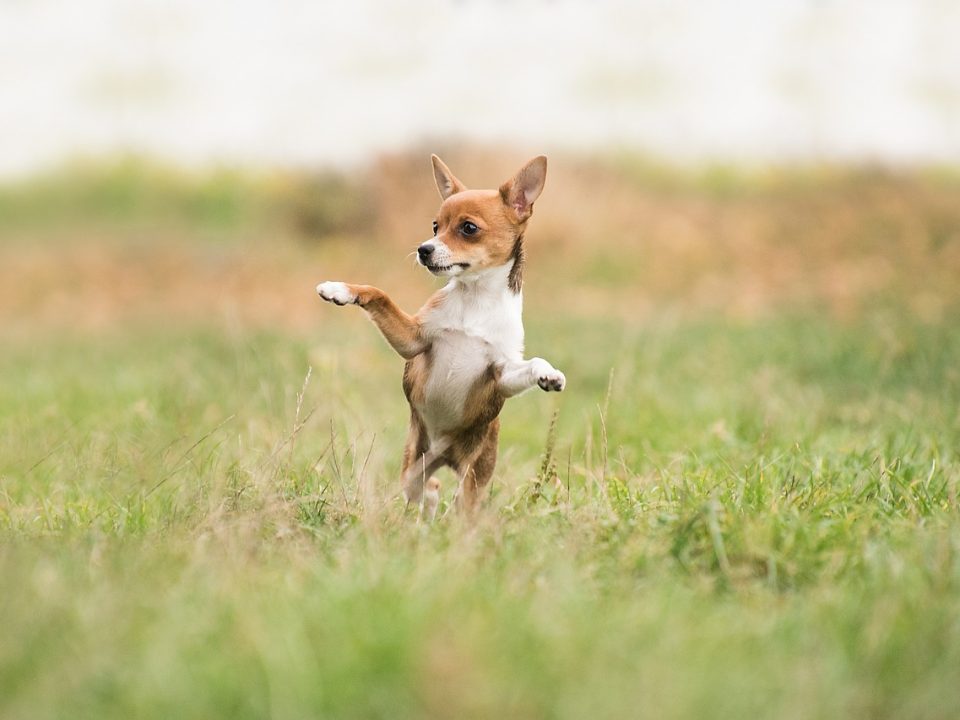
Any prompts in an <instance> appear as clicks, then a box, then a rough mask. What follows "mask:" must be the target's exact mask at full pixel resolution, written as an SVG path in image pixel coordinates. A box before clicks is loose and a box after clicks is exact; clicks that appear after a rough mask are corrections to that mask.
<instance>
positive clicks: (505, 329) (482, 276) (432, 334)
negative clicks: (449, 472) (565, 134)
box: [317, 155, 566, 519]
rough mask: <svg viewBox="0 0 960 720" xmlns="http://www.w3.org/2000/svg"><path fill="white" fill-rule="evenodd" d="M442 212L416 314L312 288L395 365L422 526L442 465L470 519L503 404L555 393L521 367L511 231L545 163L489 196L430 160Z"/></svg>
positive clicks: (519, 273)
mask: <svg viewBox="0 0 960 720" xmlns="http://www.w3.org/2000/svg"><path fill="white" fill-rule="evenodd" d="M432 159H433V173H434V177H435V178H436V181H437V188H438V189H439V190H440V197H441V198H442V201H443V202H442V204H441V205H440V209H439V211H438V212H437V216H436V219H435V220H434V221H433V237H431V238H430V239H428V240H427V241H426V242H424V243H422V244H421V245H420V246H419V247H418V248H417V260H418V262H419V263H420V264H421V265H422V266H423V267H425V268H426V269H427V270H429V271H430V272H431V273H433V274H434V275H438V276H443V277H449V278H450V282H449V283H447V285H446V286H445V287H443V288H442V289H441V290H439V291H437V292H436V293H435V294H434V295H433V296H432V297H431V298H430V299H429V300H427V303H426V304H425V305H424V306H423V307H422V308H420V310H419V311H418V312H417V314H416V315H408V314H406V313H405V312H404V311H403V310H401V309H400V308H399V307H397V305H396V304H395V303H394V302H393V300H391V299H390V297H389V296H388V295H387V294H386V293H384V292H383V291H382V290H380V289H378V288H375V287H371V286H369V285H352V284H348V283H341V282H324V283H320V285H318V286H317V293H318V294H319V295H320V297H321V298H323V299H324V300H326V301H328V302H332V303H335V304H337V305H359V306H360V307H362V308H363V309H364V310H365V311H366V312H367V314H368V315H369V316H370V319H371V320H373V322H374V323H375V324H376V326H377V327H378V328H379V329H380V332H381V333H383V336H384V337H385V338H386V340H387V342H388V343H390V345H391V346H392V347H393V349H394V350H396V351H397V353H399V354H400V356H401V357H402V358H403V359H404V360H406V366H405V368H404V371H403V391H404V394H405V395H406V396H407V401H408V402H409V404H410V431H409V434H408V436H407V444H406V447H405V449H404V453H403V471H402V483H403V493H404V496H405V497H406V499H407V502H413V503H418V504H421V507H422V513H423V516H424V517H426V518H427V519H432V518H433V516H434V514H435V513H436V509H437V504H438V502H439V492H440V485H439V482H438V481H437V480H436V478H434V477H433V473H435V472H436V471H437V470H438V469H440V468H441V467H444V466H448V467H451V468H453V470H454V472H455V473H456V474H457V477H458V478H459V487H458V489H457V498H458V502H459V505H460V507H461V508H462V509H463V510H464V511H465V512H466V513H467V514H468V515H472V514H473V513H474V512H475V510H476V508H477V506H478V504H479V501H480V496H481V493H482V492H483V490H484V489H485V488H486V486H487V484H488V483H489V482H490V478H491V476H492V475H493V469H494V467H495V466H496V462H497V438H498V436H499V432H500V420H499V418H498V416H499V414H500V410H501V409H502V408H503V403H504V401H505V400H506V399H507V398H509V397H513V396H514V395H517V394H519V393H522V392H523V391H525V390H529V389H530V388H532V387H534V386H539V387H540V388H541V389H542V390H545V391H548V392H550V391H561V390H563V388H564V385H565V384H566V379H565V378H564V375H563V373H562V372H560V371H559V370H557V369H556V368H554V367H553V366H552V365H551V364H550V363H548V362H547V361H546V360H544V359H542V358H532V359H530V360H524V359H523V320H522V317H521V314H522V307H523V298H522V286H523V263H524V255H523V235H524V232H525V231H526V228H527V222H528V221H529V219H530V216H531V215H532V214H533V203H534V202H535V201H536V199H537V198H538V197H539V196H540V193H541V191H542V190H543V184H544V181H545V179H546V173H547V159H546V158H545V157H543V156H540V157H536V158H534V159H533V160H531V161H530V162H528V163H527V164H526V165H524V166H523V167H522V168H521V169H520V171H519V172H518V173H517V174H516V175H514V176H513V177H512V178H511V179H509V180H507V181H506V182H505V183H503V185H501V186H500V188H499V189H498V190H468V189H467V188H466V186H464V184H463V183H461V182H460V181H459V180H458V179H457V178H456V177H455V176H454V175H453V173H451V172H450V170H449V168H447V166H446V165H444V164H443V162H442V161H441V160H440V158H438V157H437V156H436V155H434V156H433V157H432Z"/></svg>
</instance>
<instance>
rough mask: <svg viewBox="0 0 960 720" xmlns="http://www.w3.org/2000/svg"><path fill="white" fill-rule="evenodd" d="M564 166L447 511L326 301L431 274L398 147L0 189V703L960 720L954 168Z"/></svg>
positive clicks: (428, 192)
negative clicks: (492, 461)
mask: <svg viewBox="0 0 960 720" xmlns="http://www.w3.org/2000/svg"><path fill="white" fill-rule="evenodd" d="M444 157H445V159H447V160H448V163H449V164H450V166H451V167H452V168H453V169H454V171H455V172H457V173H458V174H459V175H460V177H461V178H463V179H464V180H465V181H466V182H467V183H468V184H471V185H473V184H476V185H480V186H484V185H490V184H493V183H494V182H496V181H497V180H498V179H501V177H506V176H507V175H508V174H509V172H510V171H511V170H512V169H513V167H514V165H517V164H518V163H519V162H520V161H522V160H524V159H525V156H523V154H517V155H509V156H507V155H504V154H497V153H490V152H485V151H484V150H483V149H482V148H481V149H473V150H461V151H459V152H456V151H452V152H449V153H447V154H444ZM551 163H552V164H551V169H550V174H549V175H548V180H547V187H546V190H545V193H544V196H543V198H542V199H541V200H540V201H539V203H538V206H537V208H536V213H535V216H534V218H533V220H532V221H531V229H530V232H529V236H528V258H529V264H528V269H527V273H526V284H525V290H524V293H525V323H526V329H527V347H528V355H541V356H543V357H546V358H548V359H549V360H550V361H551V362H552V363H553V364H554V365H555V366H556V367H558V368H560V369H562V370H563V371H564V372H565V373H566V376H567V380H568V387H567V390H566V391H565V392H564V393H562V394H560V395H547V394H544V393H540V392H535V391H531V392H529V393H527V394H525V395H523V396H521V397H519V398H516V399H513V400H511V401H510V402H508V403H507V406H506V408H505V410H504V413H503V415H502V422H503V429H502V434H501V446H500V460H499V464H498V468H497V472H496V474H495V478H494V482H493V488H492V493H491V496H490V498H489V500H488V502H487V504H486V506H485V508H484V510H483V512H482V513H481V515H480V517H479V519H478V521H477V523H476V524H475V525H470V524H467V523H465V522H464V521H463V520H462V519H461V518H460V517H458V516H457V515H456V513H455V512H450V513H449V514H446V515H445V516H444V517H442V518H441V519H439V520H438V521H436V522H435V523H433V524H432V525H425V524H421V523H418V522H417V520H416V517H415V514H414V513H413V512H412V511H411V510H406V511H405V509H404V507H403V503H402V502H401V500H400V499H399V497H398V490H399V488H398V480H397V475H398V470H399V462H400V452H401V448H402V444H403V439H404V437H405V432H406V419H407V407H406V403H405V401H404V399H403V395H402V392H401V390H400V373H401V370H402V364H401V361H400V360H399V359H398V358H397V357H396V356H395V355H394V354H393V353H392V351H391V350H390V349H389V348H388V347H387V346H386V344H385V343H384V342H383V341H382V340H381V339H380V337H379V336H378V335H377V333H376V331H375V328H374V327H373V326H372V325H371V324H370V323H369V322H367V321H366V320H365V319H364V317H363V315H362V313H361V312H360V311H358V310H356V309H355V308H334V307H331V306H328V305H324V304H322V303H321V302H320V301H319V300H318V299H317V298H316V297H315V295H314V290H313V288H314V286H315V284H316V283H317V282H318V281H320V280H325V279H333V280H348V281H360V282H369V283H371V284H376V285H379V286H381V287H383V288H385V289H388V290H389V291H390V292H391V293H392V294H393V295H394V296H395V297H396V298H397V299H398V301H399V302H400V303H401V304H402V305H403V306H404V307H406V308H408V309H411V310H412V309H414V308H415V307H417V305H418V302H421V301H422V300H423V299H425V298H426V297H427V295H428V293H429V292H430V291H431V290H432V289H433V288H434V287H435V286H436V282H437V281H436V280H434V279H432V278H430V277H429V276H428V275H427V274H426V273H425V272H424V271H423V270H422V269H420V268H417V267H416V266H415V264H414V262H413V260H412V259H411V256H410V255H409V253H410V251H411V250H413V249H414V248H415V246H416V244H417V242H419V241H420V240H421V239H423V238H425V237H426V236H427V235H428V234H429V226H430V221H431V219H432V216H433V212H434V210H435V207H436V204H437V201H436V195H435V190H434V188H433V184H432V178H431V175H430V170H429V163H428V154H427V153H426V152H419V153H404V154H398V155H394V156H385V157H383V158H380V159H379V160H378V161H376V162H375V163H372V164H371V165H370V166H369V167H367V168H365V169H363V170H357V171H354V172H350V173H332V172H331V173H310V172H306V171H299V172H295V171H287V172H275V173H259V174H258V173H252V172H240V171H227V170H220V171H215V172H210V173H188V172H185V171H178V170H173V169H170V168H164V167H161V166H157V165H154V164H151V163H147V162H143V161H136V160H124V161H121V162H118V163H115V164H110V165H94V166H89V165H87V166H76V167H72V168H67V169H63V170H59V171H55V172H52V173H50V174H48V175H46V176H43V177H40V178H36V179H33V180H25V181H22V182H19V183H16V184H8V185H7V186H5V187H0V347H2V351H0V577H2V592H0V618H2V631H0V717H3V718H10V719H14V718H30V719H37V718H61V717H69V718H88V717H89V718H113V717H116V718H129V717H137V718H154V717H155V718H166V717H181V718H216V717H230V718H263V717H272V718H302V717H336V718H341V717H342V718H384V717H389V718H424V717H427V718H489V717H505V718H511V717H516V718H571V719H573V718H583V717H591V718H595V719H599V718H623V717H650V718H705V717H706V718H745V717H757V718H778V719H785V718H786V719H790V718H796V719H801V718H802V719H806V718H837V717H846V718H929V719H931V720H932V719H937V718H944V719H946V718H956V717H960V689H958V688H960V684H958V682H957V679H958V678H960V506H958V490H960V457H958V447H960V363H958V358H960V314H958V310H960V290H958V286H960V283H958V282H957V280H958V278H960V177H958V176H957V175H956V174H953V173H951V172H947V171H942V170H935V169H932V170H928V171H909V172H908V171H899V172H893V171H889V170H884V169H882V168H836V167H804V168H793V169H789V168H788V169H778V170H770V169H767V170H749V169H742V168H740V169H737V168H706V169H702V170H696V171H694V170H683V171H681V170H677V169H671V168H664V167H662V166H658V165H656V164H654V163H650V162H647V161H644V160H642V159H639V158H636V157H623V156H618V157H615V156H610V157H605V158H582V157H576V156H571V157H557V158H551ZM442 479H443V481H444V485H445V486H444V491H443V492H444V496H443V501H442V505H441V511H440V512H441V514H443V513H444V512H445V510H446V509H447V507H448V504H449V503H450V501H451V499H452V493H453V489H454V488H453V484H454V483H453V478H452V477H451V476H449V475H443V476H442Z"/></svg>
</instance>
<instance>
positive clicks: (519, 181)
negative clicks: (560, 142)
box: [500, 155, 547, 222]
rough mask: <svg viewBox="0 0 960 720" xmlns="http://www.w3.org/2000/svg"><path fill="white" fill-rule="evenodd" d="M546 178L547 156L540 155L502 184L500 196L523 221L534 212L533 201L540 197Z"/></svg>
mask: <svg viewBox="0 0 960 720" xmlns="http://www.w3.org/2000/svg"><path fill="white" fill-rule="evenodd" d="M546 179H547V158H546V157H544V156H543V155H538V156H537V157H535V158H534V159H533V160H531V161H530V162H528V163H527V164H526V165H524V166H523V167H522V168H520V172H518V173H517V174H516V175H514V176H513V177H512V178H511V179H509V180H507V181H506V182H505V183H504V184H503V185H501V186H500V197H502V198H503V202H505V203H506V204H507V205H509V206H510V207H511V208H513V211H514V212H515V213H516V214H517V219H519V220H520V221H521V222H523V221H524V220H526V219H527V218H528V217H530V215H531V213H533V203H534V201H535V200H536V199H537V198H538V197H540V193H541V192H542V191H543V183H544V182H545V181H546Z"/></svg>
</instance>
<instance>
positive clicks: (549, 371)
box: [531, 358, 567, 392]
mask: <svg viewBox="0 0 960 720" xmlns="http://www.w3.org/2000/svg"><path fill="white" fill-rule="evenodd" d="M531 362H532V363H533V366H532V369H533V376H534V377H535V378H536V379H537V385H539V386H540V389H541V390H545V391H546V392H560V391H562V390H563V388H564V387H565V386H566V384H567V378H566V377H564V375H563V373H562V372H560V371H559V370H557V369H556V368H555V367H553V365H551V364H550V363H548V362H547V361H546V360H544V359H543V358H534V359H533V360H532V361H531Z"/></svg>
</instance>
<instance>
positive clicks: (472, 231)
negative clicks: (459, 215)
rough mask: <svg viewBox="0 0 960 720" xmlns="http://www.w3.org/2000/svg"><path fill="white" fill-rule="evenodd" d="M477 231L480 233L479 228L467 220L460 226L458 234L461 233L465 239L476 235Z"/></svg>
mask: <svg viewBox="0 0 960 720" xmlns="http://www.w3.org/2000/svg"><path fill="white" fill-rule="evenodd" d="M479 231H480V228H478V227H477V226H476V225H475V224H474V223H472V222H470V221H469V220H467V221H466V222H465V223H463V225H461V226H460V232H462V233H463V234H464V235H466V236H467V237H470V236H471V235H476V234H477V233H478V232H479Z"/></svg>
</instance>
